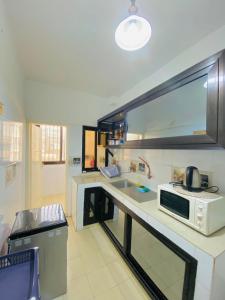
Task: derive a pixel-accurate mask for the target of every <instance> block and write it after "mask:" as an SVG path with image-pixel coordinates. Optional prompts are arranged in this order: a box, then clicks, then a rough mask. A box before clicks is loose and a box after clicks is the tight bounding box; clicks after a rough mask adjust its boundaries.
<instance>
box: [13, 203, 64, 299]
mask: <svg viewBox="0 0 225 300" xmlns="http://www.w3.org/2000/svg"><path fill="white" fill-rule="evenodd" d="M67 238H68V224H67V220H66V217H65V214H64V211H63V208H62V206H61V205H60V204H52V205H48V206H43V207H41V208H35V209H31V210H24V211H20V212H18V213H17V214H16V219H15V222H14V225H13V228H12V231H11V234H10V236H9V252H10V253H15V252H18V251H23V250H26V249H29V248H33V247H38V248H39V258H40V259H39V267H40V289H41V299H42V300H50V299H54V298H56V297H58V296H61V295H63V294H65V293H66V291H67Z"/></svg>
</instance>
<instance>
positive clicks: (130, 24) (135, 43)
mask: <svg viewBox="0 0 225 300" xmlns="http://www.w3.org/2000/svg"><path fill="white" fill-rule="evenodd" d="M128 11H129V14H130V15H129V17H127V18H126V19H124V20H123V21H122V22H121V23H120V24H119V25H118V27H117V29H116V32H115V41H116V43H117V45H118V46H119V47H120V48H122V49H123V50H127V51H135V50H138V49H141V48H143V47H144V46H145V45H146V44H147V43H148V42H149V40H150V38H151V34H152V29H151V25H150V23H149V22H148V21H147V20H146V19H144V18H142V17H139V16H137V12H138V8H137V6H136V5H135V0H131V6H130V8H129V10H128Z"/></svg>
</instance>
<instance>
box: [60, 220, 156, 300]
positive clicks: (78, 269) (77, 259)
mask: <svg viewBox="0 0 225 300" xmlns="http://www.w3.org/2000/svg"><path fill="white" fill-rule="evenodd" d="M69 224H70V226H69V239H68V292H67V294H66V295H64V296H61V297H59V298H57V300H147V299H150V298H149V296H148V295H147V294H146V292H145V291H144V289H143V288H142V286H141V285H140V284H139V282H138V281H137V280H136V278H135V277H134V275H133V274H132V272H131V271H130V269H129V268H128V267H127V265H126V264H125V262H124V261H123V260H122V258H121V257H120V255H119V254H118V252H117V250H116V249H115V248H114V246H113V244H112V243H111V241H110V240H109V238H108V237H107V236H106V234H105V233H104V231H103V230H102V228H101V227H100V225H98V224H94V225H91V226H89V227H88V228H87V229H84V230H82V231H79V232H75V230H74V227H73V225H72V222H71V220H69Z"/></svg>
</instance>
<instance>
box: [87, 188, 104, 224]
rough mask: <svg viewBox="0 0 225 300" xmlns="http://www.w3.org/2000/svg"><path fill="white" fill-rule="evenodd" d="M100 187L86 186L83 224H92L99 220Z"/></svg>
mask: <svg viewBox="0 0 225 300" xmlns="http://www.w3.org/2000/svg"><path fill="white" fill-rule="evenodd" d="M100 193H101V189H100V188H87V189H85V192H84V218H83V225H84V226H85V225H90V224H94V223H96V222H98V221H99V210H100V207H99V198H100Z"/></svg>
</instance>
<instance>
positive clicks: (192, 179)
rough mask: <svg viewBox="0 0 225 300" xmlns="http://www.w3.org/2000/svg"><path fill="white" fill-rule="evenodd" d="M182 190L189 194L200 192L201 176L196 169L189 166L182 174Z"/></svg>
mask: <svg viewBox="0 0 225 300" xmlns="http://www.w3.org/2000/svg"><path fill="white" fill-rule="evenodd" d="M183 188H184V189H185V190H188V191H190V192H201V191H202V188H201V175H200V173H199V170H198V168H196V167H193V166H190V167H187V168H186V171H185V174H184V181H183Z"/></svg>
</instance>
